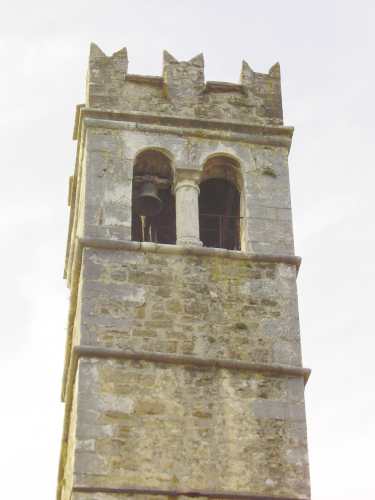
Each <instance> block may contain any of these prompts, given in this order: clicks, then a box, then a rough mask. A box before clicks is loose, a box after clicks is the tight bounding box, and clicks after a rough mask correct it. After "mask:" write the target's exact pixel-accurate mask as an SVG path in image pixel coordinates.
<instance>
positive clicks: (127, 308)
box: [80, 249, 301, 366]
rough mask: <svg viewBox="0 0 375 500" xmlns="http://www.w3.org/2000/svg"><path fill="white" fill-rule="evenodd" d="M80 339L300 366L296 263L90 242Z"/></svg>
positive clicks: (101, 344)
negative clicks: (116, 247) (113, 248)
mask: <svg viewBox="0 0 375 500" xmlns="http://www.w3.org/2000/svg"><path fill="white" fill-rule="evenodd" d="M82 276H83V284H82V294H81V304H82V306H81V316H80V321H81V342H82V343H83V344H85V345H98V346H105V347H116V348H120V349H135V350H144V351H158V352H166V353H177V354H193V355H197V356H203V357H211V358H230V359H231V358H233V359H239V360H246V361H251V362H257V363H276V364H280V363H281V364H287V365H294V366H300V365H301V355H300V341H299V329H298V311H297V300H296V283H295V267H294V266H290V265H287V264H276V263H260V262H259V263H256V262H251V261H248V260H233V259H229V258H223V257H212V256H201V257H198V256H181V255H172V254H171V255H169V254H168V255H165V254H162V255H158V254H157V253H143V252H131V251H129V252H127V251H110V250H94V249H87V250H85V252H84V257H83V267H82Z"/></svg>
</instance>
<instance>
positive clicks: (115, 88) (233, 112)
mask: <svg viewBox="0 0 375 500" xmlns="http://www.w3.org/2000/svg"><path fill="white" fill-rule="evenodd" d="M86 105H87V107H89V108H94V109H105V110H113V111H118V112H127V111H132V112H149V111H150V110H152V113H153V114H154V113H157V114H159V113H160V114H162V115H165V116H181V117H191V118H192V117H196V118H207V119H210V120H213V119H220V120H228V119H230V120H232V121H234V122H241V123H249V124H251V123H254V124H269V125H282V109H281V95H280V68H279V66H278V65H274V66H273V67H272V68H271V70H270V72H269V74H261V73H255V72H253V71H252V70H251V69H250V66H249V65H248V64H247V63H246V62H245V61H244V62H243V64H242V71H241V78H240V85H238V84H235V83H228V82H205V78H204V59H203V54H199V55H197V56H195V57H193V58H192V59H190V60H189V61H178V60H177V59H176V58H175V57H173V56H172V55H171V54H170V53H169V52H167V51H164V53H163V69H162V77H158V76H146V75H132V74H128V56H127V51H126V49H121V50H120V51H118V52H115V53H114V54H113V55H112V56H106V55H105V54H104V52H102V50H101V49H100V48H99V47H98V46H97V45H95V44H91V49H90V63H89V71H88V78H87V96H86Z"/></svg>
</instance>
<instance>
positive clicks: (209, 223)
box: [199, 213, 243, 250]
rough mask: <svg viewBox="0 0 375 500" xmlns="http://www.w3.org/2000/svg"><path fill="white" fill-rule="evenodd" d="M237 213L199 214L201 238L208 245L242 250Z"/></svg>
mask: <svg viewBox="0 0 375 500" xmlns="http://www.w3.org/2000/svg"><path fill="white" fill-rule="evenodd" d="M242 219H243V217H240V216H237V215H222V214H207V213H201V214H199V231H200V239H201V241H202V242H203V245H204V246H206V247H214V248H226V249H228V250H240V249H241V242H240V233H241V231H240V226H241V220H242Z"/></svg>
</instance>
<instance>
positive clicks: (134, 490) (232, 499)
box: [73, 485, 308, 500]
mask: <svg viewBox="0 0 375 500" xmlns="http://www.w3.org/2000/svg"><path fill="white" fill-rule="evenodd" d="M73 492H77V493H104V494H105V493H107V494H118V495H121V494H126V495H132V496H133V495H142V496H143V497H144V495H147V496H163V497H167V498H178V497H189V498H199V497H204V498H222V499H228V500H245V499H246V500H308V499H307V498H306V497H298V498H296V497H285V496H274V495H272V496H270V495H253V494H251V493H248V492H244V491H242V492H240V491H239V492H235V491H213V490H189V489H184V490H182V489H181V490H178V489H174V490H167V489H162V488H145V487H144V488H142V487H139V486H127V487H125V488H108V487H103V486H83V485H82V486H73Z"/></svg>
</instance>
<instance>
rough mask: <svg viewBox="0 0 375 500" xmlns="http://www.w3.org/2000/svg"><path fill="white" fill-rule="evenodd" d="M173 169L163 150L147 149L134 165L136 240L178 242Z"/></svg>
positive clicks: (133, 216) (133, 193)
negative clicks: (173, 192)
mask: <svg viewBox="0 0 375 500" xmlns="http://www.w3.org/2000/svg"><path fill="white" fill-rule="evenodd" d="M172 180H173V174H172V166H171V162H170V159H169V158H168V157H167V156H166V155H165V154H164V153H161V152H160V151H156V150H146V151H143V152H142V153H140V154H139V155H138V156H137V158H136V160H135V163H134V170H133V189H132V240H133V241H150V242H154V243H166V244H172V245H174V244H175V243H176V209H175V199H174V196H173V194H172Z"/></svg>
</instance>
